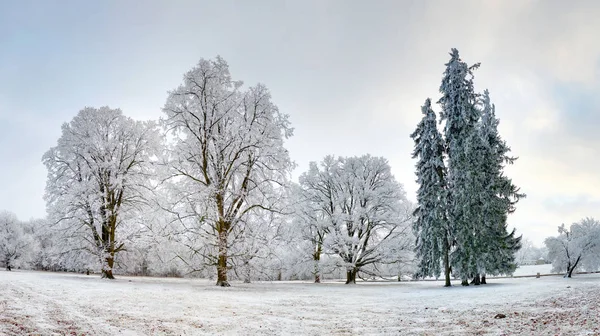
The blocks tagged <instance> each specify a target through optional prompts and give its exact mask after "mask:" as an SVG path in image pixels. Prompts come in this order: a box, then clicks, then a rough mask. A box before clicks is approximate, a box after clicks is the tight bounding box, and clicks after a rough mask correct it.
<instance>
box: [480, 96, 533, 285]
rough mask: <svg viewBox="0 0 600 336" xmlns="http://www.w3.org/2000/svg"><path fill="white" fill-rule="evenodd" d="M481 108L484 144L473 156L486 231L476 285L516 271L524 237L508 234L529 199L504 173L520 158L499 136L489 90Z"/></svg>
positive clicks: (482, 232)
mask: <svg viewBox="0 0 600 336" xmlns="http://www.w3.org/2000/svg"><path fill="white" fill-rule="evenodd" d="M481 105H482V107H483V108H482V114H481V121H480V123H479V134H478V136H479V137H480V139H481V141H482V142H481V146H480V147H478V149H477V154H479V155H472V157H473V160H474V161H475V164H476V165H478V166H479V168H478V169H477V174H478V175H479V176H480V177H481V180H480V181H479V183H478V184H477V185H478V186H479V187H480V189H479V190H478V193H477V194H478V195H479V199H480V200H481V204H482V217H481V220H482V224H483V225H482V227H481V228H482V230H480V232H479V234H478V235H476V237H477V241H478V243H479V246H478V250H479V252H478V254H477V255H476V258H477V274H476V276H475V283H476V284H477V283H478V281H479V279H478V278H479V275H482V277H483V283H485V274H486V273H489V274H494V275H497V274H508V273H512V272H514V270H515V268H516V263H515V253H516V252H517V251H518V250H519V249H520V248H521V237H520V236H518V237H517V236H516V231H515V229H513V230H512V231H511V232H509V231H508V228H507V217H508V215H509V214H511V213H513V212H514V211H515V205H516V204H517V202H518V201H519V200H520V199H521V198H524V197H525V194H523V193H521V192H520V191H519V188H517V187H516V186H515V185H514V184H513V183H512V180H511V179H510V178H508V177H507V176H506V175H505V174H504V167H505V166H506V165H507V164H513V163H514V162H515V161H516V158H515V157H511V156H509V155H508V154H509V152H510V147H508V145H507V144H506V142H505V141H504V140H503V139H502V138H501V136H500V134H499V133H498V125H499V123H500V122H499V120H498V119H497V118H496V112H495V106H494V105H493V104H492V103H491V102H490V95H489V92H488V90H485V91H484V93H483V95H482V99H481Z"/></svg>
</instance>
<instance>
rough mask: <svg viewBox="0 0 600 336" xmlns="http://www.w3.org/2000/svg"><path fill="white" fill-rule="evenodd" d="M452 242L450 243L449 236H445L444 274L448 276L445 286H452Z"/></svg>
mask: <svg viewBox="0 0 600 336" xmlns="http://www.w3.org/2000/svg"><path fill="white" fill-rule="evenodd" d="M449 254H450V244H449V243H448V237H444V276H445V278H446V283H445V284H444V287H450V286H452V283H450V256H449Z"/></svg>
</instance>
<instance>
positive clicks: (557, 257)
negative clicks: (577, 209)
mask: <svg viewBox="0 0 600 336" xmlns="http://www.w3.org/2000/svg"><path fill="white" fill-rule="evenodd" d="M544 243H545V244H546V247H547V248H548V259H549V261H551V262H552V270H553V271H555V272H565V277H569V278H570V277H571V276H572V275H573V271H574V270H575V269H577V268H578V267H579V268H581V266H582V265H586V264H587V265H586V267H585V270H587V271H595V270H596V269H597V268H598V259H600V222H599V221H598V220H596V219H593V218H585V219H583V220H581V221H580V222H578V223H574V224H572V225H571V227H570V228H569V229H567V228H566V227H565V225H564V224H562V225H561V226H559V227H558V237H548V238H546V240H545V241H544Z"/></svg>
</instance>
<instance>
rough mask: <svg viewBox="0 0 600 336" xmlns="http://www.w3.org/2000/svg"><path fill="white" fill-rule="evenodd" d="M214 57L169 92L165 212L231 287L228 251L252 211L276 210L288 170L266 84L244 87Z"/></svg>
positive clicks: (281, 128)
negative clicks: (168, 200)
mask: <svg viewBox="0 0 600 336" xmlns="http://www.w3.org/2000/svg"><path fill="white" fill-rule="evenodd" d="M241 87H242V82H240V81H234V80H232V78H231V75H230V73H229V66H228V65H227V63H226V62H225V61H224V60H223V59H222V58H220V57H217V58H216V59H214V60H205V59H202V60H200V62H199V63H198V65H197V66H195V67H194V68H192V70H190V71H189V72H187V73H186V74H185V75H184V76H183V83H182V84H181V85H180V86H179V87H178V88H176V89H175V90H173V91H171V92H170V93H169V97H168V99H167V102H166V104H165V106H164V108H163V111H164V113H165V114H166V118H165V119H164V120H163V121H162V124H163V126H164V129H165V130H167V132H168V134H169V136H171V137H172V138H174V144H173V145H172V146H171V147H170V148H169V153H168V158H167V162H166V163H167V165H168V167H169V168H170V172H169V174H170V177H171V182H172V186H173V188H174V190H175V192H174V194H175V195H176V198H175V199H174V201H173V202H172V205H171V206H170V207H169V211H170V212H171V213H172V214H173V215H174V216H175V217H176V219H177V221H178V223H179V225H181V226H182V227H185V228H187V229H186V230H185V231H187V233H189V234H191V235H192V236H194V237H193V238H194V239H195V242H194V243H193V244H190V247H191V248H192V249H194V250H195V251H200V252H199V253H200V254H201V255H202V258H203V259H204V263H205V264H207V265H214V266H216V268H217V285H219V286H229V282H228V280H227V271H228V269H229V268H230V267H231V264H230V261H229V250H230V248H231V247H232V245H233V244H234V243H235V241H232V239H234V238H235V237H236V236H237V235H238V234H239V232H238V231H242V229H243V226H244V223H245V217H246V216H248V215H249V214H250V213H251V212H253V211H258V210H265V211H280V209H281V208H282V206H283V205H282V200H281V197H280V196H281V195H282V194H283V193H282V192H280V191H279V189H281V187H282V186H283V185H285V183H286V182H287V180H288V178H289V173H290V171H291V169H292V167H293V164H292V162H291V161H290V159H289V155H288V152H287V151H286V150H285V148H284V146H283V141H284V139H286V138H288V137H289V136H291V135H292V129H291V128H290V124H289V121H288V117H287V115H285V114H282V113H280V111H279V110H278V108H277V107H276V106H275V105H274V104H273V103H272V102H271V95H270V93H269V91H268V90H267V88H266V87H265V86H264V85H261V84H259V85H256V86H253V87H250V88H248V89H246V90H245V91H242V89H241Z"/></svg>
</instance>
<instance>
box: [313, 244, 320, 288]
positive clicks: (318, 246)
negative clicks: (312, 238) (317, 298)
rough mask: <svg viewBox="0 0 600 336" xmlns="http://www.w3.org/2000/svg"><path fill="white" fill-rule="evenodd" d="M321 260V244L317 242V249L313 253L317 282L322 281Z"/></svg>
mask: <svg viewBox="0 0 600 336" xmlns="http://www.w3.org/2000/svg"><path fill="white" fill-rule="evenodd" d="M320 260H321V244H320V243H317V249H316V251H315V253H313V262H314V263H315V270H314V273H315V283H321V269H320V265H319V261H320Z"/></svg>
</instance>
